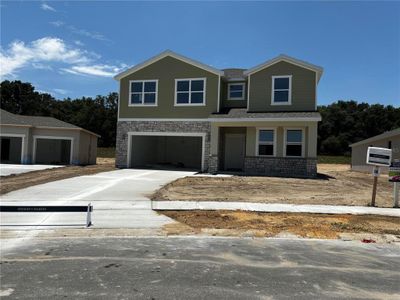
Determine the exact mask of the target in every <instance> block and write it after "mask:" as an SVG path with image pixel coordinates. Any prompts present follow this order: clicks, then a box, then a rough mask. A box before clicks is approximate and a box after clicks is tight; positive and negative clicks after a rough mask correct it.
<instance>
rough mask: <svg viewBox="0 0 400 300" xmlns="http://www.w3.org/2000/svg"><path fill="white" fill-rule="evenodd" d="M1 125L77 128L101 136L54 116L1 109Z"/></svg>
mask: <svg viewBox="0 0 400 300" xmlns="http://www.w3.org/2000/svg"><path fill="white" fill-rule="evenodd" d="M0 125H16V126H24V127H38V128H41V127H42V128H52V129H76V130H82V131H85V132H87V133H89V134H93V135H95V136H97V137H100V136H99V135H98V134H96V133H94V132H91V131H89V130H86V129H83V128H81V127H79V126H76V125H74V124H71V123H67V122H64V121H61V120H58V119H56V118H52V117H41V116H23V115H16V114H13V113H10V112H8V111H5V110H3V109H0Z"/></svg>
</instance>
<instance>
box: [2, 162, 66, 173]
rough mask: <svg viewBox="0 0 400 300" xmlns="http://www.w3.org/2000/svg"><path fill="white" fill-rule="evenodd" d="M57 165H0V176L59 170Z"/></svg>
mask: <svg viewBox="0 0 400 300" xmlns="http://www.w3.org/2000/svg"><path fill="white" fill-rule="evenodd" d="M60 167H64V166H59V165H14V164H0V176H9V175H14V174H22V173H28V172H32V171H40V170H46V169H53V168H60Z"/></svg>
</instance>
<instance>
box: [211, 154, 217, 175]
mask: <svg viewBox="0 0 400 300" xmlns="http://www.w3.org/2000/svg"><path fill="white" fill-rule="evenodd" d="M218 166H219V163H218V156H217V155H212V156H210V157H209V159H208V173H211V174H215V173H217V172H218V170H219V167H218Z"/></svg>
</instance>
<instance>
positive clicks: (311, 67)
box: [244, 54, 324, 81]
mask: <svg viewBox="0 0 400 300" xmlns="http://www.w3.org/2000/svg"><path fill="white" fill-rule="evenodd" d="M281 61H285V62H288V63H290V64H293V65H296V66H299V67H302V68H306V69H309V70H311V71H314V72H316V73H317V81H319V80H320V78H321V76H322V73H323V71H324V69H323V68H322V67H320V66H317V65H313V64H311V63H308V62H306V61H303V60H300V59H297V58H294V57H290V56H288V55H285V54H281V55H279V56H277V57H275V58H273V59H270V60H267V61H266V62H264V63H262V64H259V65H257V66H255V67H253V68H251V69H248V70H246V71H245V72H244V75H245V76H248V75H251V74H254V73H256V72H258V71H261V70H263V69H265V68H268V67H270V66H272V65H274V64H276V63H278V62H281Z"/></svg>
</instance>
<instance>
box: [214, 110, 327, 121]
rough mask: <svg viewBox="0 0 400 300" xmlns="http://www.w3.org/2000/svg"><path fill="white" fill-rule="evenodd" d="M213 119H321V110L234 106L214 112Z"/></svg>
mask: <svg viewBox="0 0 400 300" xmlns="http://www.w3.org/2000/svg"><path fill="white" fill-rule="evenodd" d="M209 118H211V119H221V120H223V119H242V118H246V119H260V118H262V119H283V118H285V119H308V118H316V119H321V115H320V114H319V112H247V109H246V108H232V109H230V110H229V112H228V113H226V114H212V115H210V117H209Z"/></svg>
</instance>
